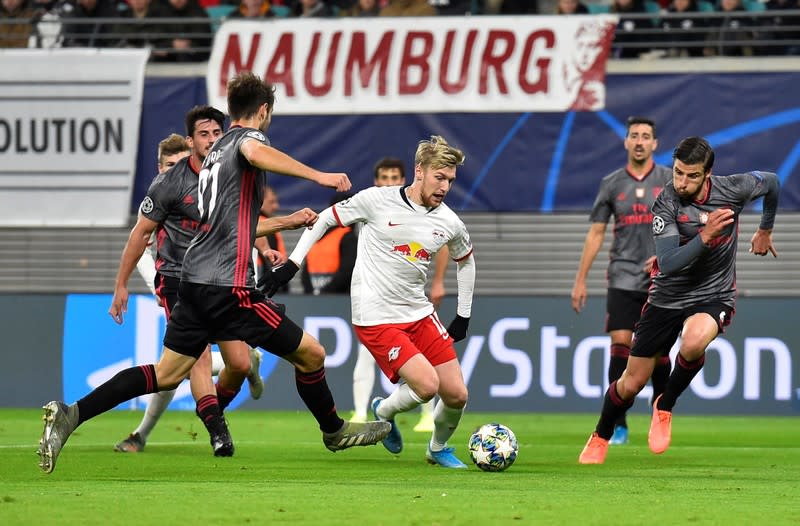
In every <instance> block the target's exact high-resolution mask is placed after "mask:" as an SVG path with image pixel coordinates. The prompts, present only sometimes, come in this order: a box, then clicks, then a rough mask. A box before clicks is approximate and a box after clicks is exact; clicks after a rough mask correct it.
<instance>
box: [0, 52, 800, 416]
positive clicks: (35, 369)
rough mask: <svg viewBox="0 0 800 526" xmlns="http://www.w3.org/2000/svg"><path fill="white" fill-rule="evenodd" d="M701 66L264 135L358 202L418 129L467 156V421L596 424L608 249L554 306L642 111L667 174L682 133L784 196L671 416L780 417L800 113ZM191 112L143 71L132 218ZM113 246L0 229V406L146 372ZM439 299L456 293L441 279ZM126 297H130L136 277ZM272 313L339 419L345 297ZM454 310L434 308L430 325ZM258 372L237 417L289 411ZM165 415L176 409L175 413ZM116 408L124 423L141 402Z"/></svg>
mask: <svg viewBox="0 0 800 526" xmlns="http://www.w3.org/2000/svg"><path fill="white" fill-rule="evenodd" d="M698 64H699V63H697V62H685V63H681V62H677V63H672V65H671V66H672V67H673V68H675V69H674V70H673V71H665V70H663V69H659V70H655V71H654V70H650V71H648V67H647V65H646V64H641V63H638V64H636V65H635V66H632V69H633V70H636V71H632V70H631V69H628V67H629V66H627V65H625V66H623V65H621V64H616V63H613V62H612V63H611V64H610V67H609V70H610V71H611V74H610V75H609V77H608V78H607V87H608V100H607V103H606V108H605V110H603V111H600V112H597V113H572V112H567V113H562V112H559V113H501V114H494V113H492V114H481V113H447V114H425V115H421V114H420V115H418V114H406V115H398V114H390V115H369V116H367V115H337V116H321V115H318V116H294V115H292V116H288V115H287V116H282V115H281V102H280V100H279V101H278V105H277V106H276V116H275V119H274V124H273V127H272V129H271V133H270V135H271V137H272V139H273V141H274V144H275V145H276V146H278V147H280V148H281V149H284V150H286V151H288V152H290V153H292V154H293V155H295V156H296V157H298V158H300V159H302V160H304V161H306V162H308V163H309V164H312V165H314V166H317V167H320V168H321V169H329V170H334V169H335V170H343V171H347V172H348V173H350V174H351V177H352V179H353V182H354V187H355V188H363V187H366V186H369V185H370V184H371V165H372V163H373V162H374V160H375V159H377V158H378V157H380V156H383V155H396V156H399V157H402V158H404V159H407V160H410V159H411V158H412V157H413V150H414V147H415V144H416V141H417V140H419V139H420V138H422V137H425V136H427V135H429V134H431V133H439V134H442V135H444V136H446V137H447V138H448V139H449V140H450V141H451V142H453V143H455V144H458V145H459V146H461V147H462V148H464V150H465V151H466V152H467V154H468V162H467V165H466V166H465V167H464V168H463V169H462V170H460V171H459V182H458V185H457V187H456V189H455V190H454V192H453V193H452V194H451V196H450V198H449V201H450V204H451V205H452V206H453V208H455V209H456V210H458V211H459V212H461V213H462V215H463V216H464V218H465V221H466V222H467V223H468V226H469V227H470V229H471V231H472V232H473V235H474V238H475V245H476V255H477V257H478V262H479V278H478V293H479V294H480V296H479V297H478V298H476V302H475V303H476V317H475V318H476V319H475V323H474V328H473V331H472V337H471V339H470V340H468V341H467V342H465V343H462V344H460V347H459V350H460V351H461V353H462V356H463V358H462V359H463V360H466V359H467V357H469V359H470V360H471V361H470V362H469V363H470V364H471V366H472V369H471V370H472V372H473V374H472V375H471V377H470V388H471V392H472V399H471V403H470V404H471V405H470V407H471V408H474V409H475V410H493V409H502V410H504V411H506V410H509V411H594V410H596V408H597V405H598V401H599V398H600V396H601V386H602V383H603V377H604V375H603V374H602V370H601V365H602V355H603V353H602V352H600V350H601V349H602V348H603V346H604V345H607V339H606V338H605V337H604V336H603V334H602V317H603V308H604V307H603V305H604V303H603V298H602V294H603V292H604V290H603V270H604V268H603V267H604V265H603V261H604V259H605V251H604V252H603V253H601V254H600V256H599V257H598V261H597V262H596V264H595V268H594V269H593V272H592V275H591V276H590V279H591V287H590V292H591V293H592V294H593V299H592V302H591V303H590V305H589V309H587V312H586V313H584V314H583V315H581V316H575V315H574V314H573V313H572V311H571V310H570V308H569V301H568V294H569V289H570V286H571V278H572V276H573V275H574V269H575V267H576V265H577V259H578V257H579V254H580V247H581V243H582V238H583V234H585V229H586V226H587V224H586V211H587V209H588V207H589V206H590V204H591V200H592V199H593V196H594V192H595V191H596V188H597V184H598V182H599V179H600V177H601V176H602V175H605V174H606V173H608V172H609V171H611V170H613V169H615V168H617V167H618V166H620V165H621V164H622V163H624V159H625V157H624V150H623V149H622V145H621V136H622V134H623V133H624V127H623V125H622V123H623V122H624V119H625V118H626V117H627V116H628V115H631V114H646V115H650V116H652V117H654V118H655V119H656V121H657V122H658V123H659V141H660V145H661V148H660V150H659V156H658V161H659V162H662V163H668V162H669V153H670V150H671V147H672V145H674V144H675V143H676V142H677V141H678V140H679V139H680V138H682V137H683V136H685V135H689V134H701V135H705V136H707V137H709V138H710V139H711V141H712V143H713V144H714V145H715V147H716V148H717V153H718V162H717V165H716V172H717V173H719V174H725V173H731V172H737V171H745V170H749V169H765V170H774V171H777V172H778V173H779V175H780V177H781V180H782V182H783V190H782V196H781V211H780V215H779V218H778V222H777V225H776V243H777V245H778V250H779V252H780V253H781V257H780V259H779V260H778V261H777V262H776V261H765V260H763V259H761V258H758V259H756V258H752V256H750V257H748V255H747V254H746V245H747V240H748V239H749V236H750V232H751V231H752V229H753V228H754V225H755V222H756V221H757V215H756V214H755V213H753V214H752V215H749V216H748V217H746V218H745V221H744V223H745V226H744V227H743V228H742V232H741V234H742V235H741V238H742V243H741V245H740V259H739V268H740V272H739V283H740V290H742V292H743V297H742V298H741V299H740V301H739V304H738V305H737V317H736V319H735V322H734V324H733V327H732V328H731V329H730V330H729V332H728V334H726V335H725V337H724V338H722V339H720V340H718V342H717V345H715V346H712V349H711V352H710V353H709V361H708V366H707V368H706V370H705V371H704V373H703V375H701V376H700V377H698V379H697V380H696V381H695V382H694V383H693V386H692V392H691V394H690V396H691V397H692V398H694V399H695V401H696V402H697V403H695V404H691V408H690V404H686V408H687V409H690V410H692V411H695V412H701V413H728V414H731V413H756V412H757V413H770V414H796V412H797V411H798V410H800V407H799V406H798V397H800V390H798V387H797V386H798V383H797V378H798V377H800V358H797V353H796V349H797V348H798V347H800V339H798V337H797V335H796V334H795V331H793V330H791V328H792V322H793V321H796V319H797V314H796V313H797V307H798V306H800V302H798V297H799V295H800V290H798V283H800V276H798V272H800V270H798V269H800V249H799V248H798V246H799V245H798V243H799V242H800V218H798V215H797V213H798V210H800V174H798V170H800V169H798V167H797V161H798V159H800V142H798V137H800V134H798V131H800V122H799V121H800V107H798V106H797V102H796V97H794V96H793V95H792V93H793V92H794V91H793V87H794V86H796V85H797V80H798V73H797V72H796V71H792V68H793V67H795V65H793V64H790V65H789V66H788V67H787V64H786V63H785V62H783V61H780V60H769V61H767V60H765V61H760V63H759V71H749V70H746V71H741V70H739V71H735V70H736V69H737V68H738V67H741V65H739V66H733V65H732V64H731V63H730V62H726V61H724V60H716V61H707V62H704V63H703V64H704V67H702V68H701V67H699V66H698ZM770 64H772V67H770ZM658 67H659V68H663V64H662V65H659V66H658ZM615 70H616V71H615ZM690 71H696V73H692V72H690ZM700 71H702V72H700ZM205 102H206V100H205V79H204V78H203V76H202V71H199V70H197V69H196V68H187V71H185V73H184V74H178V73H176V70H175V69H174V68H160V67H154V66H148V69H147V77H146V78H145V84H144V97H143V105H142V116H141V123H140V137H139V146H138V153H137V170H136V178H135V185H134V191H133V197H132V199H131V213H133V212H134V210H135V208H136V205H137V204H138V201H139V200H140V199H141V197H142V195H143V192H144V191H145V189H146V187H147V185H148V184H149V181H150V179H151V178H152V175H153V174H152V169H151V168H152V166H153V164H154V157H155V154H154V152H155V145H156V143H157V142H158V140H160V139H161V138H163V137H164V136H165V135H166V134H167V133H169V132H172V131H177V132H182V130H183V124H182V121H183V114H184V113H185V111H186V109H187V108H189V107H191V106H192V105H194V104H200V103H205ZM4 155H6V154H5V153H4ZM272 182H273V183H274V185H275V186H276V188H277V190H278V192H279V195H280V198H281V202H282V204H283V207H284V208H286V209H291V208H295V207H299V206H308V205H311V206H314V207H316V208H320V207H321V206H322V205H323V204H325V203H326V202H327V200H328V196H329V193H327V192H325V191H324V190H319V189H315V188H309V186H308V185H304V184H302V183H297V182H294V181H291V180H289V179H287V178H281V177H274V178H273V179H272ZM754 212H755V211H754ZM126 235H127V228H96V227H95V228H69V229H60V230H43V229H36V228H3V229H0V247H2V261H0V262H2V273H1V274H0V291H2V295H0V312H2V313H3V316H2V319H3V322H2V323H3V334H4V335H5V345H4V347H5V348H6V349H7V350H9V352H7V353H5V355H6V356H7V358H8V359H9V360H10V363H9V364H8V365H9V366H8V367H6V368H4V370H3V371H2V372H0V381H2V382H3V384H4V385H5V386H6V387H7V389H5V394H4V395H3V396H2V398H0V406H3V407H35V406H37V405H39V404H41V403H42V401H45V400H48V399H51V398H60V397H64V398H66V399H67V400H69V401H71V400H74V399H75V398H77V397H78V396H80V395H81V394H83V393H85V392H86V391H87V390H88V389H89V387H90V386H92V385H95V384H96V383H97V382H98V381H100V380H101V379H102V378H105V377H107V376H108V375H110V374H111V370H112V369H113V368H114V367H115V366H116V367H119V366H120V364H127V363H137V362H141V361H142V360H141V359H143V358H149V359H150V360H153V359H155V357H156V354H155V353H157V350H158V341H159V334H160V331H161V330H163V327H162V325H163V322H161V321H160V320H159V319H158V317H157V316H155V317H154V315H153V313H154V312H155V311H156V310H157V309H154V308H153V303H152V300H150V299H149V297H148V296H147V295H146V294H143V295H142V296H140V297H137V298H136V299H135V300H134V301H132V309H131V312H130V313H129V316H128V321H127V323H126V324H125V325H124V326H123V327H121V328H120V327H117V326H115V325H114V324H113V323H112V322H111V320H110V318H109V317H108V315H107V314H106V312H105V311H106V309H107V305H108V303H109V301H110V296H106V295H103V294H101V293H102V292H108V291H110V290H111V288H112V286H113V275H114V271H115V268H116V261H117V260H118V257H119V253H120V251H121V248H122V246H123V245H124V241H125V237H126ZM289 237H290V240H292V239H294V237H292V236H289ZM607 237H609V236H607ZM290 245H291V241H290ZM448 286H449V289H450V290H451V291H454V290H455V288H454V282H453V280H452V275H451V276H450V277H449V279H448ZM134 288H135V290H136V291H138V292H141V293H144V292H145V289H144V288H143V285H142V284H141V283H140V282H138V281H137V282H136V283H135V286H134ZM286 301H287V303H288V304H289V308H290V309H291V312H292V315H293V317H294V318H295V319H296V320H297V321H299V322H302V323H304V325H305V326H306V327H307V328H309V329H313V328H314V327H316V328H318V329H319V331H320V332H319V334H320V337H321V339H322V341H323V343H325V345H326V347H327V348H329V349H332V350H333V352H332V353H331V358H330V360H331V362H332V363H331V364H329V365H330V374H329V377H330V379H331V383H332V388H333V390H334V392H335V393H337V395H338V398H339V400H340V405H342V406H345V407H349V393H350V391H351V389H350V378H351V377H350V372H351V370H352V364H353V363H354V360H355V357H354V356H353V350H354V342H353V340H352V334H350V340H349V348H348V336H347V331H346V329H347V328H348V326H347V323H346V322H347V319H348V311H349V304H348V302H347V299H346V298H326V299H324V301H319V299H314V300H313V301H310V299H309V298H302V297H294V296H290V297H287V298H286ZM453 310H454V306H453V302H452V299H451V300H450V301H448V302H446V303H445V305H444V306H443V308H442V316H443V317H445V318H447V317H449V316H451V315H452V312H453ZM273 365H274V366H275V367H276V368H277V369H276V370H275V371H274V372H272V374H269V375H268V381H267V395H266V396H265V397H264V398H262V400H260V401H258V402H252V401H240V402H243V403H244V407H248V408H251V407H252V408H281V409H291V408H299V407H300V403H299V400H297V397H296V395H295V393H294V388H293V386H292V385H290V384H291V382H290V379H291V378H290V375H288V374H281V371H280V368H281V367H285V366H283V365H282V364H270V363H269V362H268V363H267V364H265V371H264V373H265V374H267V373H268V371H269V370H271V366H273ZM465 369H466V365H465ZM284 373H285V371H284ZM175 405H176V406H177V407H189V405H187V402H186V400H183V399H181V398H180V397H178V399H176V402H175ZM643 405H644V404H641V403H640V404H637V407H638V408H639V409H642V408H643ZM125 407H141V401H134V402H133V403H132V404H130V405H126V406H125Z"/></svg>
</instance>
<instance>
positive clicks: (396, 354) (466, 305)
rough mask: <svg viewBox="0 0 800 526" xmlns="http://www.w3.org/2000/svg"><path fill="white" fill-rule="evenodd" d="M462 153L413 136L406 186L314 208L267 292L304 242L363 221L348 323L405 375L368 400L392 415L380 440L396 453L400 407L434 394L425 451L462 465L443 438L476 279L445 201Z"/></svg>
mask: <svg viewBox="0 0 800 526" xmlns="http://www.w3.org/2000/svg"><path fill="white" fill-rule="evenodd" d="M463 163H464V153H463V152H461V150H458V149H457V148H454V147H453V146H450V145H449V144H448V143H447V141H446V140H445V139H444V138H442V137H439V136H433V137H431V139H430V140H429V141H421V142H420V143H419V146H418V148H417V152H416V156H415V159H414V164H415V166H414V182H413V184H411V185H410V186H385V187H373V188H368V189H366V190H362V191H361V192H358V193H357V194H356V195H355V196H353V197H352V198H350V199H347V200H345V201H342V202H340V203H337V204H335V205H333V206H331V207H330V208H327V209H326V210H324V211H323V212H322V213H320V215H319V219H318V221H317V223H316V225H314V228H313V229H311V230H306V231H305V232H304V233H303V235H302V237H301V238H300V241H298V243H297V247H296V248H295V249H294V251H293V252H292V253H291V254H290V255H289V260H288V261H287V263H286V264H285V265H283V266H280V267H276V268H274V269H273V271H272V274H271V278H270V280H269V282H268V284H267V286H266V289H265V292H267V293H268V294H269V295H272V293H274V290H276V289H277V288H278V287H279V286H280V285H281V284H284V283H287V282H288V281H289V280H290V279H292V277H293V276H294V275H295V273H296V272H297V270H298V268H299V267H300V264H301V263H302V262H303V259H305V256H306V254H307V253H308V251H309V249H310V248H311V247H312V246H313V245H314V243H315V242H316V241H317V240H318V239H320V238H321V237H322V235H323V234H324V233H325V232H326V231H327V230H328V228H330V227H332V226H334V225H337V224H338V225H341V226H344V225H350V224H353V223H359V222H360V223H363V226H362V228H361V232H360V234H359V238H358V256H357V258H356V264H355V268H354V270H353V279H352V282H351V290H350V295H351V302H352V316H353V320H352V321H353V326H354V327H355V332H356V335H357V336H358V338H359V340H361V342H362V343H363V344H364V345H365V346H366V347H367V349H369V350H370V352H371V353H372V355H373V357H374V358H375V361H376V362H377V363H378V366H379V367H380V368H381V370H382V371H383V373H384V374H385V375H386V376H387V377H388V378H389V379H390V380H391V381H392V382H394V383H397V382H398V381H399V380H401V379H402V380H403V383H401V385H400V386H399V387H398V388H397V390H395V391H394V392H393V393H392V394H391V395H389V396H388V397H387V398H386V399H383V398H380V397H378V398H375V399H374V400H373V401H372V409H373V412H374V413H375V416H376V417H377V418H378V419H380V420H386V421H388V422H390V423H391V424H392V430H391V432H390V433H389V435H388V436H387V437H386V438H385V439H384V440H383V445H384V446H385V447H386V449H388V450H389V451H390V452H392V453H395V454H397V453H400V451H402V449H403V439H402V436H401V434H400V431H399V429H398V428H397V426H396V425H395V422H394V418H395V415H397V414H398V413H402V412H405V411H409V410H411V409H414V408H416V407H417V406H419V405H420V404H422V403H424V402H427V401H428V400H430V399H431V398H433V397H434V396H435V395H437V394H438V395H439V398H440V400H439V402H438V403H437V404H436V408H435V409H434V431H433V436H432V437H431V440H430V443H429V445H428V450H427V453H426V458H427V460H428V462H430V463H431V464H438V465H440V466H443V467H447V468H466V467H467V466H466V464H464V463H463V462H461V461H460V460H459V459H458V458H457V457H456V456H455V454H454V453H453V448H452V447H447V440H448V439H449V438H450V437H451V436H452V435H453V433H454V432H455V430H456V427H458V423H459V421H460V420H461V415H462V414H463V412H464V407H465V406H466V403H467V386H466V385H465V384H464V377H463V375H462V374H461V367H460V365H459V363H458V359H457V357H456V352H455V349H454V348H453V342H454V341H460V340H462V339H464V338H465V337H466V335H467V328H468V325H469V318H470V314H471V310H472V292H473V288H474V285H475V259H474V257H473V255H472V243H471V242H470V239H469V234H468V233H467V229H466V227H465V226H464V223H463V222H462V221H461V220H460V219H459V218H458V216H457V215H456V214H455V213H454V212H453V211H452V210H451V209H450V208H449V207H448V206H447V205H445V204H444V203H443V201H444V198H445V196H446V195H447V193H448V192H449V191H450V188H451V187H452V184H453V181H454V180H455V178H456V167H457V166H459V165H461V164H463ZM445 246H447V247H448V249H449V251H450V256H451V257H452V259H453V260H455V261H456V262H457V263H458V273H457V281H458V309H457V315H456V317H455V319H454V320H453V321H452V322H451V323H450V325H449V326H448V327H447V328H445V326H444V325H443V324H442V323H441V321H439V318H438V316H437V315H436V310H435V308H434V306H433V304H432V303H431V302H430V301H429V300H428V298H427V296H426V295H425V283H426V281H427V275H428V267H429V266H430V264H431V261H432V260H433V256H434V254H436V253H437V252H438V251H439V249H441V248H442V247H445Z"/></svg>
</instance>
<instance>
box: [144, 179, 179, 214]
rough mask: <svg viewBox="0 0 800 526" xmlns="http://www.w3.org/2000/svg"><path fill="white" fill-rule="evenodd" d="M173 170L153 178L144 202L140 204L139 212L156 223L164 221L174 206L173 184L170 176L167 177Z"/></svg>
mask: <svg viewBox="0 0 800 526" xmlns="http://www.w3.org/2000/svg"><path fill="white" fill-rule="evenodd" d="M171 171H172V170H170V171H168V172H166V173H163V174H159V175H157V176H156V178H155V179H153V182H152V183H151V184H150V188H148V189H147V194H146V195H145V196H144V199H143V200H142V204H141V205H139V213H140V214H142V216H143V217H146V218H147V219H149V220H151V221H155V222H156V223H163V222H164V219H166V217H167V215H169V210H170V209H171V208H172V201H173V197H172V194H173V188H172V186H173V185H171V184H170V182H171V181H170V178H169V177H167V174H168V173H170V172H171Z"/></svg>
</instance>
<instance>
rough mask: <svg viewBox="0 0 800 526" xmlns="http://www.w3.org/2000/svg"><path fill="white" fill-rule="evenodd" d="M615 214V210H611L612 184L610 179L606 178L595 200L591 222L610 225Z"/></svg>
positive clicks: (590, 217)
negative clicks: (610, 220) (609, 222)
mask: <svg viewBox="0 0 800 526" xmlns="http://www.w3.org/2000/svg"><path fill="white" fill-rule="evenodd" d="M613 213H614V210H613V209H612V208H611V182H610V179H609V178H604V179H603V180H602V181H601V182H600V189H599V190H598V191H597V197H595V199H594V204H593V205H592V211H591V213H590V214H589V221H591V222H592V223H608V221H609V219H611V215H612V214H613Z"/></svg>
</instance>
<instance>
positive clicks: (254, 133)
mask: <svg viewBox="0 0 800 526" xmlns="http://www.w3.org/2000/svg"><path fill="white" fill-rule="evenodd" d="M247 141H258V142H260V143H261V144H263V145H265V146H270V142H269V139H268V138H267V136H266V135H264V134H263V133H261V132H260V131H259V130H256V129H255V128H253V129H248V130H247V131H245V132H244V133H242V134H241V135H240V136H239V138H238V139H236V151H237V152H238V151H240V150H239V149H240V148H241V147H242V145H243V144H244V143H246V142H247Z"/></svg>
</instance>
